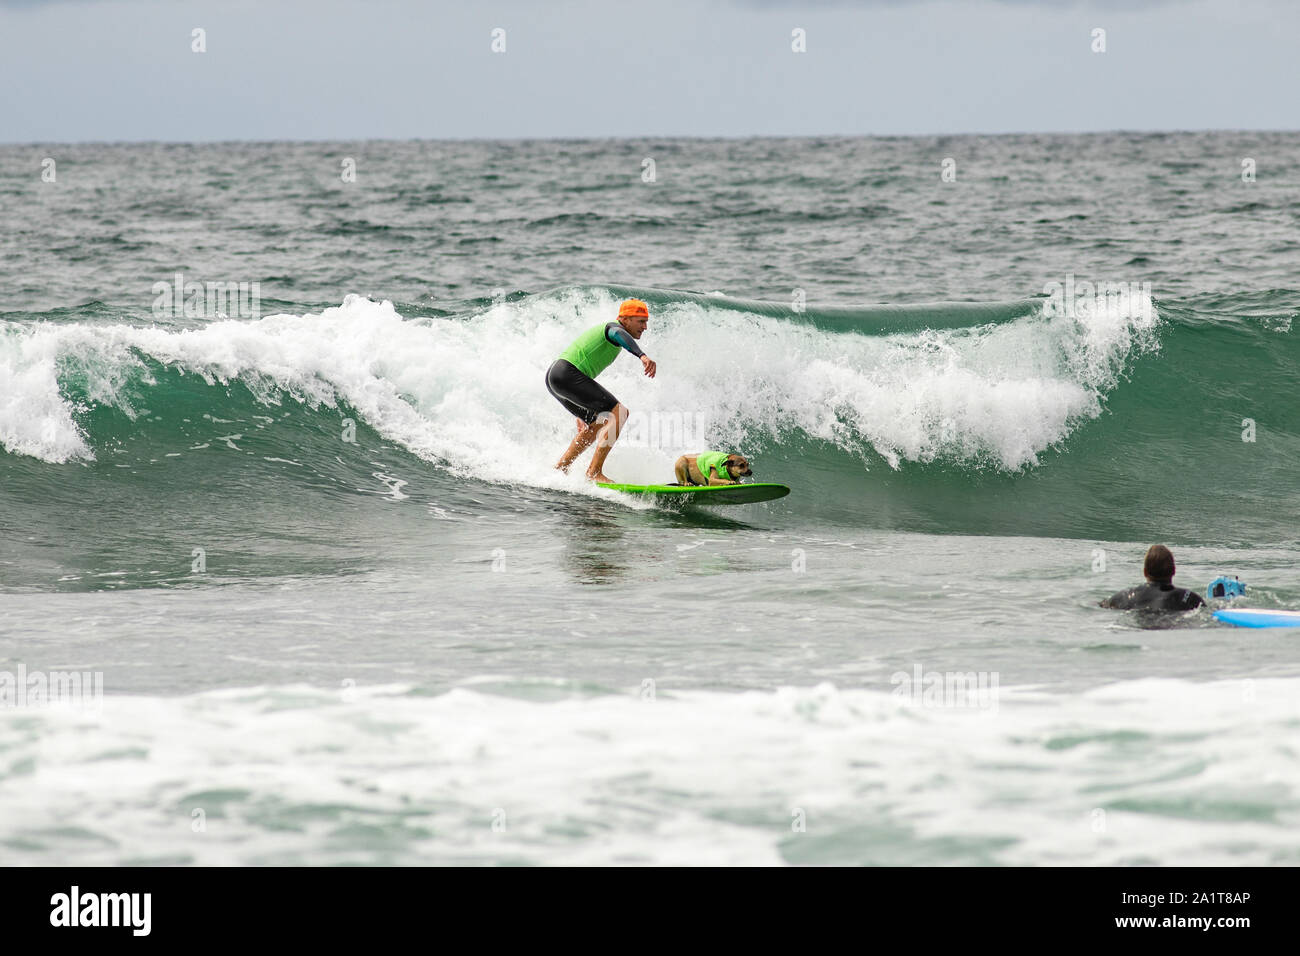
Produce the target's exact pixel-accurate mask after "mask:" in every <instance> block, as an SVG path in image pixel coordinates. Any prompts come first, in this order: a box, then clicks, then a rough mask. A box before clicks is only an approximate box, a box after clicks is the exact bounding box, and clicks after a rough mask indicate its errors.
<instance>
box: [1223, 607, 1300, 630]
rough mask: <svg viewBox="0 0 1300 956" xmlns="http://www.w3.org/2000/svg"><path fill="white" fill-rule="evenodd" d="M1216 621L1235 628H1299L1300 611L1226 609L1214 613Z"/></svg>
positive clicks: (1245, 608) (1246, 608)
mask: <svg viewBox="0 0 1300 956" xmlns="http://www.w3.org/2000/svg"><path fill="white" fill-rule="evenodd" d="M1214 617H1215V619H1216V620H1219V621H1223V622H1224V623H1225V624H1235V625H1237V627H1300V611H1267V610H1264V609H1262V608H1249V607H1226V608H1224V609H1223V610H1221V611H1215V612H1214Z"/></svg>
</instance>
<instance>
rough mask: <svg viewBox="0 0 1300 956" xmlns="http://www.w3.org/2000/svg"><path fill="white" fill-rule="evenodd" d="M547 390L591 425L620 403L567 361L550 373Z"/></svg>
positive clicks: (560, 361)
mask: <svg viewBox="0 0 1300 956" xmlns="http://www.w3.org/2000/svg"><path fill="white" fill-rule="evenodd" d="M546 390H547V391H548V392H550V393H551V394H552V395H554V396H555V400H556V401H558V402H559V403H560V404H561V405H563V406H564V407H565V408H567V409H568V410H569V412H570V413H571V414H574V415H577V416H578V417H579V418H581V419H582V420H583V421H584V422H586V423H587V424H588V425H590V424H591V423H592V422H594V421H595V420H596V418H597V416H599V415H600V414H602V413H603V412H612V411H613V410H614V406H615V405H617V404H618V399H617V398H615V397H614V396H613V395H611V394H610V393H609V390H608V389H606V388H605V387H604V386H603V385H600V384H599V383H598V382H597V381H596V380H595V379H594V378H591V377H589V376H587V375H584V374H583V373H582V372H581V371H579V370H578V367H577V366H576V365H574V364H573V363H572V362H569V361H567V360H565V359H556V360H555V361H554V362H552V363H551V367H550V368H548V369H547V370H546Z"/></svg>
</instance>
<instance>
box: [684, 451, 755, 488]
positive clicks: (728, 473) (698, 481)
mask: <svg viewBox="0 0 1300 956" xmlns="http://www.w3.org/2000/svg"><path fill="white" fill-rule="evenodd" d="M705 456H709V458H710V463H709V473H708V474H707V475H706V474H703V473H702V472H701V471H700V466H699V460H700V459H701V458H704V457H705ZM718 456H719V453H718V452H707V451H705V452H700V453H699V454H698V455H682V457H681V458H678V459H677V463H676V464H675V465H673V472H674V473H675V474H676V475H677V483H678V484H679V485H738V484H740V479H741V478H748V477H749V476H750V475H752V474H753V472H752V471H750V468H749V460H748V459H747V458H745V457H744V456H743V455H727V456H726V457H725V458H723V459H722V460H721V461H719V460H718Z"/></svg>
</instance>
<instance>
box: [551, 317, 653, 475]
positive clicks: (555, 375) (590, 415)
mask: <svg viewBox="0 0 1300 956" xmlns="http://www.w3.org/2000/svg"><path fill="white" fill-rule="evenodd" d="M649 322H650V309H649V307H648V306H647V305H646V304H645V303H644V302H642V301H641V300H640V299H627V300H626V301H624V302H623V303H622V304H621V305H619V307H618V321H617V322H607V323H605V324H603V325H596V326H593V327H591V328H590V329H588V330H587V331H585V332H583V333H582V334H581V335H579V336H578V337H577V338H576V339H574V340H573V342H571V343H570V344H569V347H568V348H567V349H565V350H564V351H563V352H561V353H560V357H559V358H558V359H556V360H555V361H554V362H552V363H551V367H550V368H549V369H547V370H546V390H547V391H548V392H550V393H551V394H552V395H554V396H555V399H556V401H558V402H559V403H560V404H561V405H563V406H564V407H565V409H567V410H568V411H569V413H570V414H572V415H574V416H575V417H576V418H577V423H578V434H577V436H575V437H574V439H573V441H572V442H570V443H569V447H568V448H567V449H566V450H565V452H564V454H563V455H562V456H561V457H560V460H559V461H558V462H556V465H555V467H556V468H558V469H559V470H560V471H564V472H567V471H568V470H569V466H570V465H572V464H573V462H574V459H576V458H577V457H578V456H579V455H581V454H582V453H583V452H584V451H585V450H586V449H587V447H588V446H589V445H591V443H592V442H596V443H597V444H596V452H595V454H593V455H592V456H591V465H590V466H589V467H588V468H587V478H588V479H590V480H591V481H604V482H608V481H609V478H607V477H605V472H604V467H605V459H606V458H608V457H609V452H610V449H611V448H613V447H614V442H616V441H618V436H619V433H620V432H621V431H622V429H623V425H624V424H625V423H626V422H627V414H628V411H627V408H626V406H624V405H622V404H621V403H620V402H619V400H618V399H617V398H615V397H614V396H613V395H611V394H610V393H609V391H608V390H606V389H605V388H604V387H603V386H601V385H600V384H598V383H597V382H596V376H597V375H599V374H600V373H601V372H603V371H605V369H606V368H608V367H609V365H610V363H611V362H613V361H614V359H616V358H618V353H619V350H620V349H624V350H626V351H628V352H631V353H632V354H633V355H635V356H636V357H637V358H639V359H640V360H641V366H642V368H643V369H645V374H646V375H647V376H648V377H649V378H654V377H655V363H654V361H653V360H651V358H650V356H648V355H646V354H645V353H644V352H642V351H641V349H640V348H639V347H638V346H637V344H636V341H635V340H636V339H639V338H641V336H642V335H644V334H645V330H646V326H647V325H648V324H649Z"/></svg>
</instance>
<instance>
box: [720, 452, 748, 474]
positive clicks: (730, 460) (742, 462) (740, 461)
mask: <svg viewBox="0 0 1300 956" xmlns="http://www.w3.org/2000/svg"><path fill="white" fill-rule="evenodd" d="M724 464H725V466H726V469H727V474H729V475H731V477H732V478H748V477H749V476H750V475H752V474H753V472H752V471H750V468H749V459H748V458H746V457H745V456H744V455H728V456H727V460H726V462H724Z"/></svg>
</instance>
